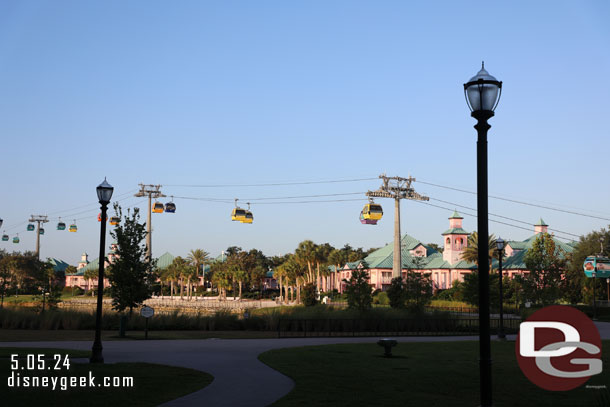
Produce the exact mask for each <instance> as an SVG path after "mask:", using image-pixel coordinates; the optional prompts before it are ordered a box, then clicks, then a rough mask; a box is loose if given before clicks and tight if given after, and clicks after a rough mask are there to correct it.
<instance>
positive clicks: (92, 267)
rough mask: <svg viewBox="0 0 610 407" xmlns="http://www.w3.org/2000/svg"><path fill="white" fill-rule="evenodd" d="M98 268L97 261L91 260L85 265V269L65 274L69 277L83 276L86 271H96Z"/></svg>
mask: <svg viewBox="0 0 610 407" xmlns="http://www.w3.org/2000/svg"><path fill="white" fill-rule="evenodd" d="M98 268H99V259H94V260H92V261H91V262H90V263H89V264H87V265H86V266H85V267H83V268H81V269H78V270H77V271H76V273H73V274H67V275H69V276H82V275H83V274H85V271H87V270H96V269H98Z"/></svg>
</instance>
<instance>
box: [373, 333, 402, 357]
mask: <svg viewBox="0 0 610 407" xmlns="http://www.w3.org/2000/svg"><path fill="white" fill-rule="evenodd" d="M397 343H398V342H396V339H390V338H383V339H380V340H378V341H377V345H379V346H382V347H383V349H384V353H383V356H385V357H386V358H391V357H392V348H393V347H394V346H396V344H397Z"/></svg>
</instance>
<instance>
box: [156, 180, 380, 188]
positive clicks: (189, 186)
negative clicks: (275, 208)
mask: <svg viewBox="0 0 610 407" xmlns="http://www.w3.org/2000/svg"><path fill="white" fill-rule="evenodd" d="M375 179H377V177H371V178H353V179H338V180H327V181H295V182H271V183H264V184H203V185H195V184H164V185H165V186H166V187H184V188H228V187H275V186H284V185H309V184H336V183H341V182H359V181H371V180H375Z"/></svg>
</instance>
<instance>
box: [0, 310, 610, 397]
mask: <svg viewBox="0 0 610 407" xmlns="http://www.w3.org/2000/svg"><path fill="white" fill-rule="evenodd" d="M595 324H596V326H597V327H598V329H599V331H600V335H601V337H602V339H610V323H608V322H596V323H595ZM378 339H379V338H378V337H370V338H290V339H202V340H163V341H159V340H157V341H154V340H151V341H108V342H104V343H103V346H104V358H105V361H106V362H107V363H114V362H150V363H160V364H165V365H172V366H181V367H188V368H192V369H196V370H201V371H204V372H208V373H210V374H212V375H213V376H214V381H213V382H212V383H211V384H210V385H209V386H207V387H206V388H204V389H203V390H200V391H197V392H194V393H191V394H189V395H187V396H184V397H182V398H179V399H176V400H173V401H171V402H169V403H167V404H166V406H206V407H216V406H218V407H225V406H231V407H241V406H244V407H246V406H248V407H250V406H252V407H255V406H256V407H258V406H267V405H269V404H271V403H273V402H274V401H276V400H278V399H280V398H281V397H283V396H284V395H286V394H287V393H288V392H290V390H292V388H293V387H294V382H293V381H292V380H291V379H290V378H288V377H286V376H284V375H283V374H281V373H279V372H277V371H276V370H273V369H271V368H270V367H268V366H267V365H265V364H263V363H262V362H260V361H259V360H258V355H259V354H261V353H262V352H265V351H268V350H270V349H280V348H290V347H297V346H312V345H327V344H336V343H363V342H371V343H374V342H376V341H377V340H378ZM396 339H397V340H398V341H399V342H447V341H472V340H474V341H476V340H478V336H451V337H439V336H435V337H399V338H396ZM508 339H509V340H514V339H515V335H508ZM91 345H92V343H91V342H83V341H62V342H0V347H5V346H6V347H8V346H16V347H54V348H67V349H91Z"/></svg>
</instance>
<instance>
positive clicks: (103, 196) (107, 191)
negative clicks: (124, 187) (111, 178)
mask: <svg viewBox="0 0 610 407" xmlns="http://www.w3.org/2000/svg"><path fill="white" fill-rule="evenodd" d="M96 191H97V199H98V200H99V201H100V203H101V204H102V205H103V204H106V205H108V204H109V203H110V199H112V193H113V192H114V188H113V187H112V185H110V184H109V183H108V181H106V178H105V177H104V182H102V183H101V184H99V185H98V186H97V188H96Z"/></svg>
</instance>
